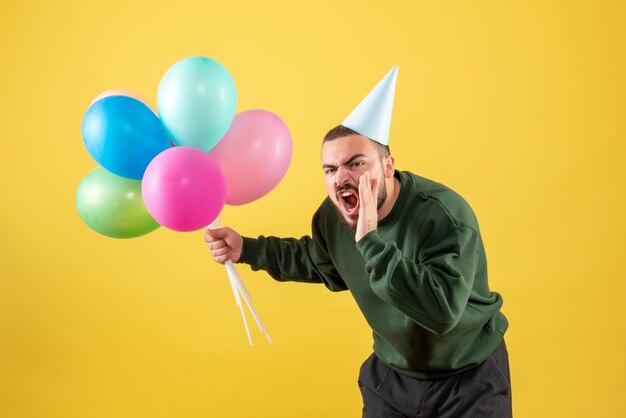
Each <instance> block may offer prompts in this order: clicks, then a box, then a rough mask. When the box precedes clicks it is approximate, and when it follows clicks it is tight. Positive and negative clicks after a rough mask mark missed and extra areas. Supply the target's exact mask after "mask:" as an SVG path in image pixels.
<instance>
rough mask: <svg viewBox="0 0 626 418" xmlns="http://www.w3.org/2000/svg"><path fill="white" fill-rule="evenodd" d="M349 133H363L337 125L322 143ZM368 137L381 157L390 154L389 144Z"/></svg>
mask: <svg viewBox="0 0 626 418" xmlns="http://www.w3.org/2000/svg"><path fill="white" fill-rule="evenodd" d="M349 135H361V134H360V133H358V132H357V131H355V130H352V129H350V128H348V127H346V126H343V125H337V126H335V127H334V128H333V129H331V130H330V131H328V133H327V134H326V136H325V137H324V140H323V141H322V144H324V143H326V142H328V141H332V140H334V139H337V138H343V137H344V136H349ZM362 136H365V135H362ZM366 138H367V137H366ZM367 139H369V140H370V141H372V143H373V144H374V145H375V146H376V150H377V151H378V155H379V156H380V158H384V157H388V156H389V155H390V152H389V146H388V145H383V144H381V143H380V142H376V141H374V140H373V139H371V138H367Z"/></svg>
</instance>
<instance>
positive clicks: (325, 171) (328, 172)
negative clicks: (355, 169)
mask: <svg viewBox="0 0 626 418" xmlns="http://www.w3.org/2000/svg"><path fill="white" fill-rule="evenodd" d="M335 171H337V169H336V168H327V169H325V170H324V174H332V173H334V172H335Z"/></svg>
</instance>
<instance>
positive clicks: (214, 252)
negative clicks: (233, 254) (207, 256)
mask: <svg viewBox="0 0 626 418" xmlns="http://www.w3.org/2000/svg"><path fill="white" fill-rule="evenodd" d="M211 255H212V256H213V258H215V257H221V256H223V255H228V256H230V248H228V247H223V248H218V249H217V250H211Z"/></svg>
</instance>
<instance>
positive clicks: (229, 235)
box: [204, 228, 243, 264]
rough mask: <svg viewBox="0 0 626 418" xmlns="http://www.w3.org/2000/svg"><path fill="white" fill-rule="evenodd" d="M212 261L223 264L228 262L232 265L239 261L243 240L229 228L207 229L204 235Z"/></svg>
mask: <svg viewBox="0 0 626 418" xmlns="http://www.w3.org/2000/svg"><path fill="white" fill-rule="evenodd" d="M204 242H206V243H207V246H208V247H209V250H210V251H211V255H212V256H213V259H214V260H215V261H216V262H218V263H220V264H224V263H225V262H226V261H228V260H232V262H233V263H236V262H237V261H239V257H241V250H242V248H243V238H242V237H241V235H239V234H238V233H237V232H235V231H233V230H232V229H230V228H218V229H210V228H209V229H207V230H206V233H205V234H204Z"/></svg>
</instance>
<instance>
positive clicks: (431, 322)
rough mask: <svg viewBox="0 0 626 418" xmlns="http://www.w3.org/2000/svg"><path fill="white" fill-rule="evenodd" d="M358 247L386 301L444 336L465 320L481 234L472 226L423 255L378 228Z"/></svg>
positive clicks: (374, 287) (450, 235) (360, 242)
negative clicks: (409, 254) (407, 252)
mask: <svg viewBox="0 0 626 418" xmlns="http://www.w3.org/2000/svg"><path fill="white" fill-rule="evenodd" d="M357 248H358V249H359V251H360V252H361V254H362V255H363V257H364V258H365V261H366V264H365V269H366V271H367V273H368V274H369V280H370V284H371V286H372V290H373V291H374V292H375V293H376V294H377V295H378V296H379V297H380V298H381V299H383V300H384V301H386V302H387V303H389V304H391V305H392V306H394V307H395V308H397V309H398V310H400V311H402V312H403V313H405V314H406V315H408V316H409V317H410V318H411V319H413V320H414V321H415V322H417V323H418V324H420V325H421V326H423V327H424V328H426V329H429V330H431V331H432V332H434V333H436V334H438V335H443V334H445V333H447V332H449V331H450V330H452V329H453V328H454V327H455V326H456V324H457V323H458V322H459V320H460V318H461V315H462V314H463V311H464V310H465V306H466V305H467V301H468V300H469V296H470V292H471V289H472V286H473V283H474V275H475V272H476V266H477V262H478V249H479V238H478V236H477V234H476V233H475V232H474V231H473V230H472V229H471V228H468V227H459V228H456V229H454V230H453V231H451V232H450V233H449V234H448V235H447V236H446V237H445V238H444V239H443V240H441V241H440V242H438V243H436V244H433V245H430V246H429V248H427V249H425V250H421V251H420V254H419V256H416V257H415V258H418V259H417V260H414V259H412V258H409V257H407V256H405V255H404V254H403V253H402V252H401V251H400V249H398V247H397V245H396V243H395V242H385V241H384V240H383V239H382V238H381V237H380V235H379V233H378V231H372V232H370V233H369V234H367V235H365V236H364V237H363V238H362V239H361V240H360V241H359V242H358V243H357Z"/></svg>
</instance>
